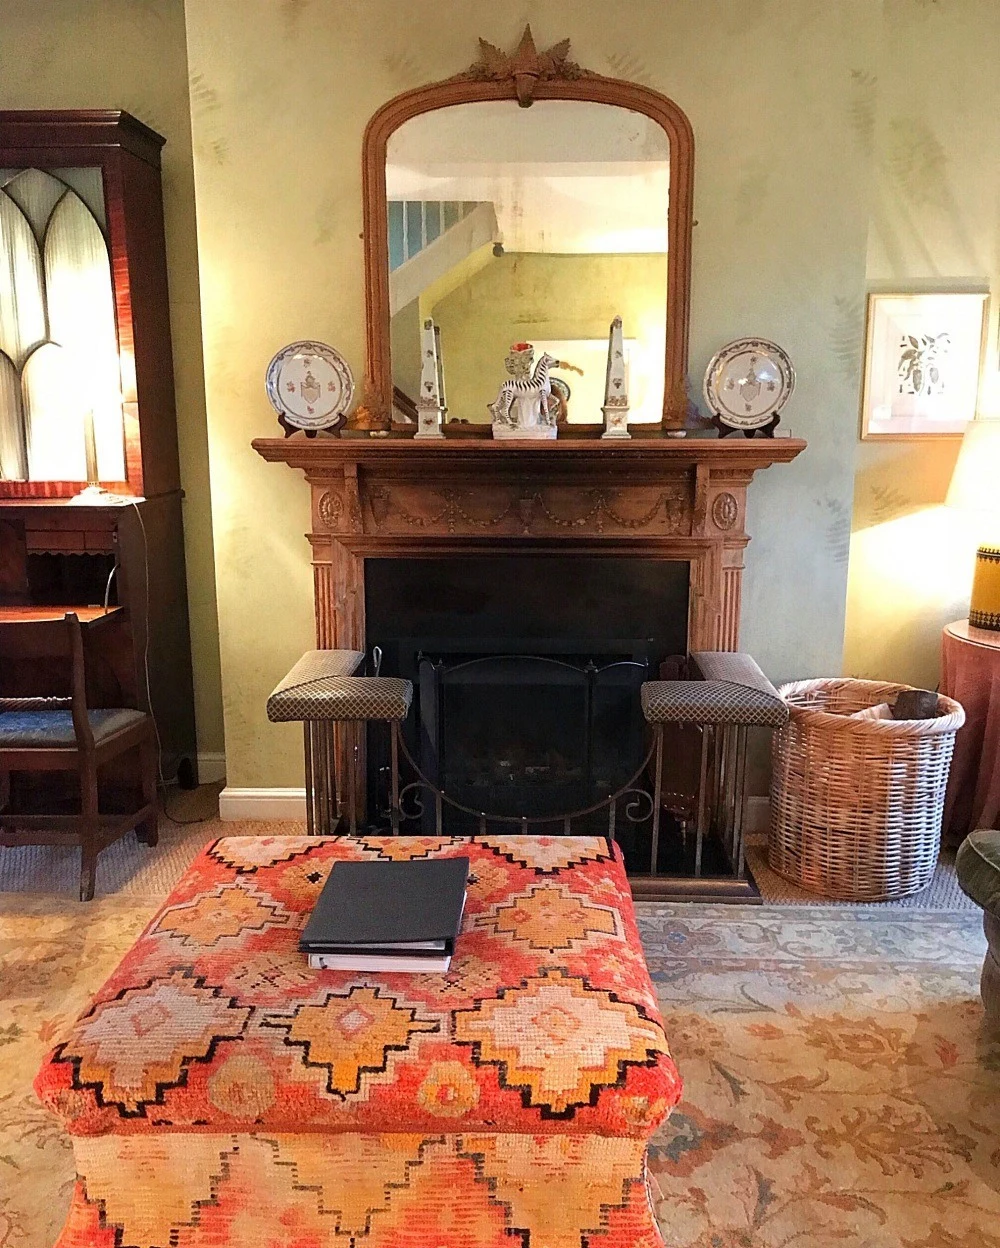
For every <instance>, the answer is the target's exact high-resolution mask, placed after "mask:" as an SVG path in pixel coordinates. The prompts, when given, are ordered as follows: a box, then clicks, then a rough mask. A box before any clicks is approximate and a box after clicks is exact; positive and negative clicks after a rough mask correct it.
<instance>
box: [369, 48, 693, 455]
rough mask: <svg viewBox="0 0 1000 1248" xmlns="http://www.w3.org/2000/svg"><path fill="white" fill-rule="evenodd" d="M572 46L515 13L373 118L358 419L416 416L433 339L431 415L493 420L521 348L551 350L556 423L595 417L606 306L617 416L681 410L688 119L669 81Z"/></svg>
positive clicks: (462, 421)
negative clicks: (546, 36)
mask: <svg viewBox="0 0 1000 1248" xmlns="http://www.w3.org/2000/svg"><path fill="white" fill-rule="evenodd" d="M568 50H569V43H568V40H567V41H564V42H563V43H562V44H559V45H556V46H555V47H553V48H550V49H548V50H547V51H542V52H539V51H538V50H537V49H536V47H535V45H534V42H533V40H532V37H531V32H530V30H526V31H525V34H524V36H523V38H522V40H521V43H520V45H519V47H518V48H517V50H516V51H515V52H514V53H512V54H510V55H507V54H505V53H503V52H501V51H500V50H499V49H497V48H495V47H492V46H491V45H490V44H487V43H485V42H482V43H481V56H480V59H479V60H478V61H477V62H476V64H475V65H473V66H472V68H471V69H469V70H468V71H466V72H465V73H463V74H459V75H457V76H456V77H455V78H451V79H448V80H446V81H444V82H440V83H435V84H433V85H431V86H427V87H422V88H419V89H418V90H415V91H409V92H407V93H406V94H404V95H400V96H397V97H396V98H395V99H393V100H391V101H389V103H388V104H386V105H385V106H384V107H383V108H381V109H380V110H379V111H378V112H377V113H376V114H375V115H374V117H373V118H372V119H371V121H370V122H369V125H368V128H367V131H366V134H365V142H364V194H365V203H364V208H365V260H366V270H367V317H368V322H367V330H368V386H367V393H366V398H365V401H364V404H363V406H362V409H360V410H359V412H358V413H357V416H356V420H355V422H354V423H355V424H356V425H357V426H358V427H362V428H365V427H367V428H387V427H388V424H389V419H390V413H391V419H392V423H393V427H394V428H398V427H405V426H406V425H407V422H408V421H414V422H415V421H416V419H417V415H418V413H417V401H418V398H419V396H420V393H421V384H422V381H423V384H424V385H425V386H426V385H427V372H426V367H427V365H426V361H427V360H428V359H429V358H430V357H429V354H428V350H429V344H430V345H431V346H432V347H433V349H434V352H435V369H436V380H437V383H438V384H437V391H436V393H439V394H440V396H441V402H442V406H446V407H447V413H446V415H444V418H443V423H444V430H445V432H446V433H448V434H450V435H467V436H474V435H475V434H476V433H477V432H482V433H488V432H489V430H490V422H491V404H492V403H494V401H495V400H496V399H497V393H498V386H500V385H501V384H502V383H503V382H504V380H505V379H506V378H509V377H513V378H517V377H518V376H519V375H525V374H524V372H523V368H522V369H521V372H520V374H519V365H522V364H523V361H524V359H525V358H526V359H527V360H528V361H529V362H530V360H531V359H532V352H533V358H534V360H535V362H536V363H537V361H538V360H539V359H542V358H544V357H546V356H548V357H551V359H552V360H553V361H558V364H553V365H552V378H553V382H552V394H553V401H554V403H555V404H556V405H557V407H558V416H559V423H560V426H561V427H562V428H563V429H565V430H566V432H568V433H571V434H572V433H577V434H580V435H586V434H587V433H588V432H595V433H597V432H600V430H601V428H602V427H603V426H602V421H603V416H602V403H604V402H605V399H606V387H607V384H608V376H609V374H608V356H609V334H610V330H611V326H612V322H614V321H615V318H620V319H621V331H620V334H621V347H622V350H623V353H624V364H623V367H624V378H625V383H626V385H627V392H628V421H629V423H630V424H632V425H635V426H645V427H647V428H648V427H650V426H653V427H655V426H658V425H660V426H663V427H665V428H667V429H668V430H669V429H670V428H678V427H680V426H681V425H682V423H683V420H684V415H685V411H686V390H685V376H686V363H687V340H688V304H689V294H690V264H691V224H692V222H691V200H692V182H693V155H694V142H693V137H692V133H691V127H690V124H689V123H688V120H687V118H686V117H685V115H684V113H683V112H682V111H681V110H680V109H679V108H678V107H677V105H676V104H674V103H673V102H672V101H671V100H669V99H667V98H666V97H665V96H663V95H660V94H659V93H658V92H656V91H653V90H651V89H650V88H648V87H644V86H640V85H638V84H635V83H630V82H626V81H623V80H620V79H615V78H607V77H604V76H602V75H600V74H595V73H591V72H589V71H586V70H583V69H581V68H580V67H579V66H578V65H575V64H574V63H573V62H571V61H570V60H569V59H568ZM529 347H530V348H531V349H532V350H529V349H528V348H529ZM524 367H527V365H524ZM413 427H414V428H415V427H416V426H415V425H414V426H413Z"/></svg>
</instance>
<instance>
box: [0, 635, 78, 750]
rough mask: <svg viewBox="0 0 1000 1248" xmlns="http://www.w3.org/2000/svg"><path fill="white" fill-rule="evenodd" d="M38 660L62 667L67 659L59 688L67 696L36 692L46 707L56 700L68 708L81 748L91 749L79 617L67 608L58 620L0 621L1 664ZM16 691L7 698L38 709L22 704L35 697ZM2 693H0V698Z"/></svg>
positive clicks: (23, 707) (22, 708)
mask: <svg viewBox="0 0 1000 1248" xmlns="http://www.w3.org/2000/svg"><path fill="white" fill-rule="evenodd" d="M41 660H50V661H52V662H53V664H54V665H58V666H59V667H62V668H63V669H64V668H65V664H66V661H67V660H68V662H69V681H68V688H65V689H63V690H60V693H66V694H68V695H69V696H68V697H56V698H52V697H51V691H50V690H49V689H45V690H44V691H43V690H39V691H38V695H40V696H41V697H42V698H44V699H45V701H46V702H47V703H48V706H49V708H51V707H52V706H53V703H55V702H59V703H61V704H62V706H63V707H66V706H68V707H69V708H70V712H71V714H72V716H73V729H74V731H75V733H76V740H77V745H78V746H79V748H80V749H81V750H84V751H92V750H93V748H94V732H93V729H92V728H91V726H90V718H89V716H88V715H87V673H86V667H85V665H84V657H83V631H82V629H81V627H80V619H79V617H78V616H77V615H75V614H74V613H73V612H70V611H68V612H67V613H66V615H65V616H64V617H63V618H62V619H61V620H16V621H4V622H3V623H0V662H2V663H3V664H4V666H7V665H9V664H10V663H11V662H12V663H13V664H14V665H15V666H16V665H17V664H18V663H23V662H26V661H34V662H38V661H41ZM19 694H21V695H22V696H18V697H14V698H11V699H10V700H11V701H12V702H19V703H22V705H21V707H20V708H19V709H21V710H30V709H40V708H39V707H38V706H37V705H36V706H35V707H34V708H31V707H28V706H25V705H23V704H24V703H25V702H32V701H35V698H33V697H32V696H31V695H30V694H27V693H26V691H19ZM38 695H36V696H38ZM2 696H3V695H2V693H0V698H2ZM12 709H13V708H12Z"/></svg>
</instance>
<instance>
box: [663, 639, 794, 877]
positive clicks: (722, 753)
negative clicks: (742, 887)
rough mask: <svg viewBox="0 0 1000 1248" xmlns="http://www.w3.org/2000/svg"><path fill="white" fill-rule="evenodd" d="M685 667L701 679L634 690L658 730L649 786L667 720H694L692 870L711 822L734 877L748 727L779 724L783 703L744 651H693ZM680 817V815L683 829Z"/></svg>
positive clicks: (740, 862) (698, 866)
mask: <svg viewBox="0 0 1000 1248" xmlns="http://www.w3.org/2000/svg"><path fill="white" fill-rule="evenodd" d="M691 666H692V668H693V669H694V670H695V671H696V672H699V673H700V674H701V675H702V676H703V677H704V679H702V680H653V681H647V682H646V683H645V684H644V685H643V686H642V689H641V690H640V698H641V702H642V711H643V715H644V716H645V717H646V722H647V723H649V724H651V725H653V727H654V729H655V730H656V732H657V734H658V735H657V748H656V764H655V765H656V780H655V788H654V791H655V792H657V793H660V792H661V791H662V788H661V781H662V773H663V735H664V728H665V726H666V725H668V724H674V725H693V726H695V727H697V728H698V729H699V730H700V732H701V762H700V767H699V775H698V787H697V796H696V800H695V803H694V807H695V809H694V810H693V811H692V812H691V814H693V816H694V821H695V829H696V831H695V836H696V840H695V858H694V872H695V875H696V876H700V875H701V873H702V854H703V850H704V843H705V836H706V833H707V832H708V830H709V828H714V829H715V831H716V833H717V834H718V835H719V837H720V839H721V841H722V844H723V847H724V849H725V851H726V853H727V855H728V857H729V860H730V863H731V865H732V870H733V874H734V875H735V876H736V878H737V879H739V880H743V879H744V878H745V877H746V863H745V856H744V832H743V822H744V810H745V805H746V767H747V730H748V729H749V728H751V727H762V728H770V729H772V730H773V729H775V728H780V727H781V726H782V725H783V724H784V723H786V722H787V720H788V707H787V706H786V705H785V703H784V702H783V701H782V699H781V697H780V695H779V693H778V691H777V689H775V687H774V686H773V685H772V684H771V682H770V681H769V680H768V679H767V677H766V676H765V675H764V673H763V672H762V671H761V669H760V668H759V667H758V665H757V664H756V663H755V662H754V660H753V659H752V658H751V657H750V655H748V654H737V653H731V652H729V651H710V650H702V651H696V652H694V653H692V655H691ZM659 814H660V811H659V803H657V808H656V809H654V811H653V839H652V849H651V866H650V869H651V871H652V873H653V874H654V875H655V874H656V869H657V868H656V864H657V853H658V850H659ZM686 823H687V820H683V821H682V827H684V828H685V830H686Z"/></svg>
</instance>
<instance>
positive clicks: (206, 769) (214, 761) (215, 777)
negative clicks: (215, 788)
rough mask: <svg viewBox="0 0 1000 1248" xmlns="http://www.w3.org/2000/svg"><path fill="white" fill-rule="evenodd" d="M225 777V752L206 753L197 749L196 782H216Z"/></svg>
mask: <svg viewBox="0 0 1000 1248" xmlns="http://www.w3.org/2000/svg"><path fill="white" fill-rule="evenodd" d="M225 778H226V756H225V754H206V753H205V752H204V751H202V750H199V751H198V783H199V784H218V783H219V781H220V780H225Z"/></svg>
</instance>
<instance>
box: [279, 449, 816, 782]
mask: <svg viewBox="0 0 1000 1248" xmlns="http://www.w3.org/2000/svg"><path fill="white" fill-rule="evenodd" d="M804 447H805V443H804V442H802V441H799V440H797V439H792V438H773V439H754V440H741V441H731V440H720V439H718V438H714V437H711V438H684V439H675V438H668V437H665V436H662V435H661V436H659V437H656V436H653V437H648V438H641V439H640V438H634V439H633V440H632V441H630V442H625V443H622V444H620V445H615V446H614V447H609V446H608V445H607V444H606V443H604V444H602V443H601V442H600V441H598V440H592V439H586V438H581V439H571V438H567V439H566V440H559V441H556V442H549V443H544V444H534V445H526V444H511V443H492V442H485V441H479V440H478V439H477V440H473V439H460V438H455V439H450V438H448V439H445V440H443V441H442V442H440V443H432V444H427V443H424V444H421V443H418V442H414V441H413V440H412V438H402V437H400V438H395V437H390V438H386V439H376V438H369V437H367V436H350V435H342V436H340V437H320V438H315V439H310V438H306V437H305V436H303V435H299V434H296V435H294V436H292V437H290V438H284V439H278V438H262V439H258V440H256V441H255V442H254V448H255V449H256V450H257V452H258V453H259V454H260V455H261V456H262V457H263V458H264V459H266V460H268V461H270V462H277V463H286V464H288V465H289V466H290V467H293V468H296V469H298V470H300V471H301V472H303V473H304V475H305V477H306V480H307V482H308V484H309V487H310V491H311V496H312V524H311V531H310V532H309V534H308V540H309V542H310V545H311V547H312V562H313V574H314V575H313V589H314V605H315V619H316V645H317V646H318V647H320V648H321V649H332V648H340V649H350V650H366V649H368V648H369V647H370V645H371V644H374V643H375V642H378V644H382V637H384V636H385V633H384V631H383V630H382V629H381V627H380V628H379V634H380V635H379V636H375V635H374V634H373V632H372V631H371V630H370V629H369V627H368V614H369V610H371V611H373V612H375V613H376V615H377V613H378V612H379V611H380V610H382V608H381V607H379V606H378V604H377V602H376V601H375V599H373V600H372V602H371V603H369V598H368V590H369V589H370V588H371V587H372V585H373V584H374V583H376V582H378V581H379V578H380V576H381V575H382V574H383V573H385V572H387V571H388V572H390V573H391V569H392V566H393V561H401V562H396V563H395V567H396V569H397V570H399V569H401V568H403V567H406V568H408V569H409V570H410V572H411V573H412V569H413V567H414V566H416V565H415V564H414V562H413V561H416V560H431V561H432V564H437V565H438V566H440V564H441V561H444V562H446V563H447V562H448V561H456V560H457V561H461V560H466V561H469V560H472V561H481V560H484V559H485V560H489V561H499V562H497V563H496V564H495V566H496V567H497V569H501V568H503V567H504V565H505V563H506V561H508V560H512V559H513V560H516V559H517V558H525V557H530V558H531V559H534V560H536V561H550V562H551V567H552V568H553V582H554V583H557V582H558V578H559V577H565V576H566V571H567V568H570V569H572V567H573V563H572V561H573V560H590V561H600V560H604V559H609V560H615V561H616V563H617V564H619V566H620V563H621V562H623V561H624V562H628V561H632V560H636V561H641V563H642V564H643V565H645V566H649V565H652V566H653V567H656V566H657V565H658V566H660V567H661V568H664V569H666V568H667V567H670V568H674V567H675V565H680V566H681V567H682V568H683V569H684V570H685V572H686V577H685V578H684V579H685V580H686V611H685V614H686V620H685V621H684V624H685V625H686V627H685V628H684V629H683V635H684V639H685V642H686V648H687V650H689V651H690V650H736V649H738V647H739V626H740V593H741V582H742V575H743V552H744V550H745V548H746V546H747V543H748V542H749V540H750V539H749V536H748V534H747V533H746V529H745V516H746V492H747V487H748V485H749V483H750V481H751V480H752V478H753V475H754V473H755V472H756V471H757V470H759V469H763V468H766V467H768V466H770V465H772V464H775V463H789V462H790V461H792V460H793V459H795V457H796V456H797V455H798V454H799V453H800V452H801V451H802V450H803V449H804ZM383 561H387V562H385V563H383ZM369 563H371V569H370V573H371V574H370V575H367V576H366V567H368V565H369ZM432 564H427V565H426V567H428V568H430V567H431V566H432ZM459 566H461V565H459ZM469 566H471V565H469ZM480 566H481V565H480ZM577 566H583V565H582V564H581V565H577ZM607 566H608V567H612V566H614V565H612V564H608V565H607ZM498 575H499V573H498ZM671 575H673V573H671ZM410 579H411V580H413V578H412V576H411V578H410ZM416 579H417V581H419V577H418V578H416ZM619 583H620V582H619ZM472 614H473V615H474V614H475V613H474V612H473V613H472ZM373 618H374V617H373ZM470 618H471V617H470ZM453 622H455V621H453ZM457 623H458V625H459V627H458V628H457V629H453V630H449V637H450V640H451V641H455V640H457V639H458V638H457V637H456V632H457V633H459V634H461V632H462V628H461V621H460V620H458V621H457ZM606 623H607V621H603V622H602V627H603V625H604V624H606ZM438 624H440V620H439V621H438ZM550 624H551V621H550ZM517 632H518V635H520V636H522V637H523V636H524V632H525V630H524V629H522V628H519V629H518V630H517ZM409 635H410V636H411V637H412V636H413V632H411V633H410V634H409ZM507 635H508V636H509V635H510V634H509V632H508V634H507ZM601 635H602V636H603V637H604V638H608V637H614V636H615V634H614V632H613V631H610V630H609V631H608V632H606V633H602V634H601ZM655 635H656V634H655V632H654V631H651V630H648V629H645V628H643V629H638V630H635V631H633V632H631V633H629V634H627V636H631V637H646V638H648V637H650V636H655ZM678 635H679V634H678V633H677V632H674V633H672V634H669V635H668V634H666V633H665V634H664V638H665V640H664V641H663V645H662V646H661V648H660V650H658V651H656V652H655V655H656V657H657V659H662V658H664V657H666V656H667V655H668V654H669V653H671V652H673V651H674V650H675V646H676V641H675V640H671V639H676V637H677V636H678ZM424 636H425V637H426V636H427V634H424ZM619 636H620V634H619ZM548 638H549V640H550V641H551V640H552V636H551V632H550V633H549V634H548ZM444 640H447V639H444ZM592 640H594V641H596V640H598V638H594V639H592ZM340 745H341V765H342V766H345V765H346V762H345V761H344V759H343V748H342V747H343V742H341V743H340ZM353 765H354V766H355V767H356V769H357V781H358V784H357V790H358V793H359V795H361V796H360V797H359V800H361V801H363V800H364V794H365V791H366V785H365V777H366V774H367V763H366V759H365V750H364V749H363V748H362V749H360V750H358V751H357V752H356V754H355V756H354V761H353Z"/></svg>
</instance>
